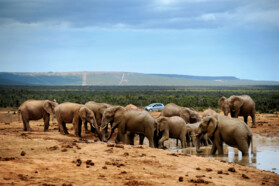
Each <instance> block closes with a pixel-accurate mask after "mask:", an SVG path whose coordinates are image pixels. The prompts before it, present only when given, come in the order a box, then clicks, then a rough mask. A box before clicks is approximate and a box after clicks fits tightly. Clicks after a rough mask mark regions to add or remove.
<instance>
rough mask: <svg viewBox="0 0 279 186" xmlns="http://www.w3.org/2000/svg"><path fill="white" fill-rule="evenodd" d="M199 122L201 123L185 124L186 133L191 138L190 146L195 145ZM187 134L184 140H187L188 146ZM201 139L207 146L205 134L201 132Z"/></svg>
mask: <svg viewBox="0 0 279 186" xmlns="http://www.w3.org/2000/svg"><path fill="white" fill-rule="evenodd" d="M200 124H201V122H197V123H192V124H189V123H188V124H186V131H187V135H188V136H189V138H190V139H192V146H193V147H195V145H196V143H197V138H196V135H197V132H198V129H199V126H200ZM188 136H187V138H186V142H187V146H190V139H189V138H188ZM201 139H202V140H201V141H202V142H203V144H204V145H205V146H207V145H208V137H207V134H203V135H202V137H201Z"/></svg>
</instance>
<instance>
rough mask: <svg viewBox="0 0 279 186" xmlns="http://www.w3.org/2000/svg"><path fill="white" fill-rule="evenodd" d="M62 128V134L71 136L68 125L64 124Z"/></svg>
mask: <svg viewBox="0 0 279 186" xmlns="http://www.w3.org/2000/svg"><path fill="white" fill-rule="evenodd" d="M61 126H62V130H60V132H62V134H69V132H68V129H67V127H66V123H65V122H62V124H61Z"/></svg>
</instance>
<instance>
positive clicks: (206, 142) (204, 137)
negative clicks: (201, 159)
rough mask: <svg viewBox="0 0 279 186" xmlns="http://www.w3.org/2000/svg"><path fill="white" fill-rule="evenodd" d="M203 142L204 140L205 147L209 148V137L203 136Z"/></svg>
mask: <svg viewBox="0 0 279 186" xmlns="http://www.w3.org/2000/svg"><path fill="white" fill-rule="evenodd" d="M203 140H204V146H208V139H207V135H206V134H205V135H203Z"/></svg>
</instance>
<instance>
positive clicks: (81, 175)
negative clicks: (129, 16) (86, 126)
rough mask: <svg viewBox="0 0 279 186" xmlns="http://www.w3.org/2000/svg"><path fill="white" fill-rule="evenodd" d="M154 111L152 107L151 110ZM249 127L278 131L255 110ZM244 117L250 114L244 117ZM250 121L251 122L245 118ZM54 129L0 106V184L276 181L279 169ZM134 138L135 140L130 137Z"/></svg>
mask: <svg viewBox="0 0 279 186" xmlns="http://www.w3.org/2000/svg"><path fill="white" fill-rule="evenodd" d="M152 115H153V116H158V115H159V113H158V112H153V113H152ZM256 118H257V125H258V127H257V128H256V129H252V131H253V132H254V133H258V134H261V135H264V136H279V135H278V134H279V117H278V115H275V114H257V116H256ZM249 121H250V118H249ZM249 125H250V126H251V123H250V124H249ZM71 126H72V125H71V124H68V125H67V127H68V128H69V129H70V130H69V132H70V135H68V136H65V135H61V134H59V133H58V130H57V128H58V127H57V124H56V122H55V120H54V121H51V122H50V131H49V132H43V122H42V120H39V121H32V122H31V128H32V130H33V131H32V132H24V131H23V125H22V123H21V122H19V121H18V117H17V115H16V114H14V113H13V111H12V112H10V113H8V110H7V109H0V167H1V169H0V185H10V184H11V185H13V184H15V185H196V184H198V183H200V184H208V185H247V186H248V185H253V186H254V185H278V183H279V175H277V174H275V173H272V172H267V171H262V170H258V169H255V168H252V167H246V166H241V165H238V164H233V163H227V162H223V161H218V160H214V159H208V158H203V157H198V156H195V155H187V154H180V153H173V152H170V151H167V150H161V149H153V148H149V147H148V146H145V145H143V146H139V145H135V146H130V145H121V144H120V145H114V144H112V143H109V144H106V143H102V142H99V141H98V138H97V137H95V136H93V135H92V134H84V133H82V136H83V138H82V139H80V138H77V137H75V136H74V135H73V130H72V129H71V128H72V127H71ZM136 144H137V143H136Z"/></svg>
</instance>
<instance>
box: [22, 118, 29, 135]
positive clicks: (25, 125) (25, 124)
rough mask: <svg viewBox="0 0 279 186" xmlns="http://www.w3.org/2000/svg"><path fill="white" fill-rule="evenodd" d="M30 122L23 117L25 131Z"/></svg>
mask: <svg viewBox="0 0 279 186" xmlns="http://www.w3.org/2000/svg"><path fill="white" fill-rule="evenodd" d="M28 122H29V121H28V120H27V119H25V118H24V117H23V116H22V123H23V131H27V123H28Z"/></svg>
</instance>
